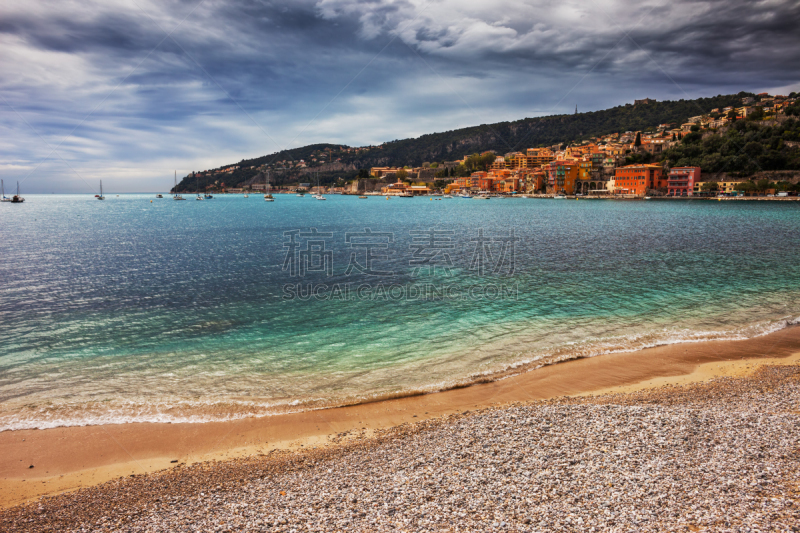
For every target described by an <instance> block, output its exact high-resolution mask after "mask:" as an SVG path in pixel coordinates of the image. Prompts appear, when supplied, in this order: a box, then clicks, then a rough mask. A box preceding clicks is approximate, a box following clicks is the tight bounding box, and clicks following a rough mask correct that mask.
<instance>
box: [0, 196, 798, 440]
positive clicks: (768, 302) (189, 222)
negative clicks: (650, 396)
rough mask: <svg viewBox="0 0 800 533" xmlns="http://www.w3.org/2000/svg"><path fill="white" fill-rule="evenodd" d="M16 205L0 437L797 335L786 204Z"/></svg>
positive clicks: (9, 234) (2, 225)
mask: <svg viewBox="0 0 800 533" xmlns="http://www.w3.org/2000/svg"><path fill="white" fill-rule="evenodd" d="M327 198H328V199H327V200H326V201H324V202H323V201H317V200H314V199H313V198H312V197H310V196H305V197H302V198H301V197H296V196H294V195H276V201H275V202H272V203H267V202H264V201H263V199H262V198H261V197H260V196H258V195H253V196H251V197H250V198H247V199H246V198H243V197H242V196H234V195H228V196H217V197H216V198H214V199H213V200H206V201H202V202H199V201H195V200H194V199H193V197H191V196H189V197H188V201H184V202H175V201H173V200H171V199H170V198H169V197H167V198H164V199H156V198H155V195H151V194H148V195H120V196H119V197H117V196H115V195H108V197H107V199H106V200H105V201H103V202H100V201H97V200H96V199H94V198H92V197H91V196H87V195H83V196H78V195H72V196H70V195H27V196H26V202H25V203H24V204H22V205H11V204H7V203H5V204H0V232H1V234H2V238H1V239H0V243H2V256H0V257H2V260H1V261H0V430H9V429H21V428H47V427H55V426H63V425H83V424H101V423H124V422H134V421H163V422H179V421H191V422H204V421H211V420H225V419H231V418H236V417H243V416H261V415H268V414H270V413H275V412H280V411H286V410H299V409H308V408H314V407H320V406H328V405H337V404H342V403H349V402H358V401H365V400H371V399H374V398H381V397H390V396H394V395H403V394H409V393H412V392H415V391H432V390H439V389H443V388H447V387H451V386H454V385H458V384H464V383H469V382H471V381H474V380H476V379H483V378H486V377H487V376H499V375H504V373H505V374H507V373H508V372H509V371H523V370H524V369H527V368H531V367H535V366H537V365H541V364H547V363H550V362H554V361H558V360H563V359H569V358H575V357H585V356H601V355H602V354H605V353H609V352H615V351H635V350H640V349H643V348H646V347H650V346H655V345H659V344H668V343H677V342H693V341H703V340H709V339H740V338H747V337H752V336H756V335H763V334H765V333H768V332H770V331H775V330H777V329H780V328H783V327H786V326H787V324H790V323H795V322H797V319H798V317H800V204H798V203H795V202H708V201H703V202H698V201H694V202H692V201H684V202H681V201H669V202H659V201H598V200H594V201H592V200H582V201H575V200H549V199H523V198H515V199H492V200H490V201H478V200H470V199H460V198H454V199H442V200H431V199H429V198H412V199H403V198H393V199H391V200H385V199H384V198H383V197H370V198H368V199H366V200H360V199H358V198H356V197H353V196H328V197H327Z"/></svg>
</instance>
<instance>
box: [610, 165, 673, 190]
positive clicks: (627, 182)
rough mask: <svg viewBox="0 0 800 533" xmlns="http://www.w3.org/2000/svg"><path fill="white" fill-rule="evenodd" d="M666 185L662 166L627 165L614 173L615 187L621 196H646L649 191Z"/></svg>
mask: <svg viewBox="0 0 800 533" xmlns="http://www.w3.org/2000/svg"><path fill="white" fill-rule="evenodd" d="M666 185H667V182H666V180H665V179H664V177H663V169H662V168H661V165H627V166H624V167H618V168H617V169H616V170H615V171H614V187H615V190H616V191H617V192H618V193H621V194H635V195H637V196H644V195H645V194H646V193H647V191H648V190H651V189H661V188H664V187H666Z"/></svg>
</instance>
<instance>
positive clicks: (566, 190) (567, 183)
mask: <svg viewBox="0 0 800 533" xmlns="http://www.w3.org/2000/svg"><path fill="white" fill-rule="evenodd" d="M580 171H581V166H580V162H579V161H559V160H556V161H551V162H550V165H549V167H548V186H549V187H550V188H551V189H552V192H553V193H556V194H559V193H561V194H572V193H574V192H575V180H577V179H578V176H579V175H580Z"/></svg>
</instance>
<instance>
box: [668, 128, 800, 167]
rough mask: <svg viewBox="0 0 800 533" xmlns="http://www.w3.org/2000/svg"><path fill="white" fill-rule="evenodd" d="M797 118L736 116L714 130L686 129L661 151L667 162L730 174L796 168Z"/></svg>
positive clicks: (799, 153) (799, 137)
mask: <svg viewBox="0 0 800 533" xmlns="http://www.w3.org/2000/svg"><path fill="white" fill-rule="evenodd" d="M798 145H800V121H798V120H796V119H794V118H789V119H786V120H783V121H780V122H776V123H773V122H771V121H770V122H761V121H752V120H737V121H736V122H734V123H733V124H731V125H730V126H726V127H724V128H722V129H721V130H720V131H718V132H706V133H700V132H697V133H690V134H687V135H686V136H684V138H683V140H682V141H681V143H680V144H678V145H677V146H674V147H673V148H670V149H669V150H667V151H665V152H664V153H663V154H661V158H660V159H661V160H666V161H668V163H669V165H670V166H678V167H686V166H693V167H694V166H696V167H700V168H702V169H703V174H715V173H720V172H725V173H727V174H729V175H731V176H733V177H737V176H739V177H741V176H750V175H753V174H755V173H756V172H759V171H775V170H800V149H799V148H798Z"/></svg>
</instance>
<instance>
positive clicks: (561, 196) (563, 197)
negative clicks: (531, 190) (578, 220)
mask: <svg viewBox="0 0 800 533" xmlns="http://www.w3.org/2000/svg"><path fill="white" fill-rule="evenodd" d="M566 198H567V197H566V196H564V195H563V194H556V195H555V196H553V199H554V200H566Z"/></svg>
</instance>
